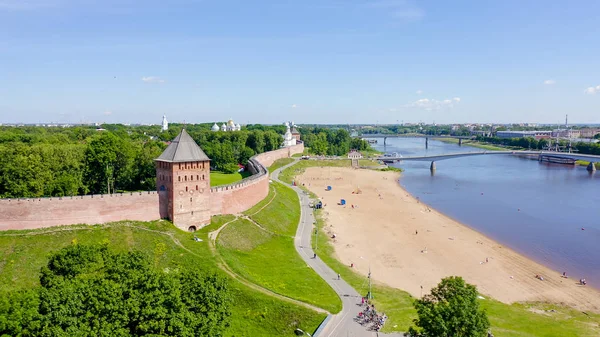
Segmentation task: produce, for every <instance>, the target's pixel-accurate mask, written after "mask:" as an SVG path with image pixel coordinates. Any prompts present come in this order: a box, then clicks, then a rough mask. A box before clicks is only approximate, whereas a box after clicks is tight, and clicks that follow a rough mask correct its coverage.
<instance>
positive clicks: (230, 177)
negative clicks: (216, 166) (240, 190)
mask: <svg viewBox="0 0 600 337" xmlns="http://www.w3.org/2000/svg"><path fill="white" fill-rule="evenodd" d="M249 176H251V174H250V172H246V171H244V172H236V173H223V172H219V171H211V172H210V186H211V187H213V186H220V185H228V184H232V183H235V182H236V181H240V180H242V179H244V178H246V177H249Z"/></svg>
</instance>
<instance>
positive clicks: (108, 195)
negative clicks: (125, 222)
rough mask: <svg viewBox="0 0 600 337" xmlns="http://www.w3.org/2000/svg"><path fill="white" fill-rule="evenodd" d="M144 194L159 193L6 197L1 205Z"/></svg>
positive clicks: (154, 192)
mask: <svg viewBox="0 0 600 337" xmlns="http://www.w3.org/2000/svg"><path fill="white" fill-rule="evenodd" d="M144 194H158V192H156V191H138V192H125V193H114V194H86V195H71V196H66V197H41V198H4V199H0V207H1V205H2V203H3V202H16V201H31V202H48V201H62V200H87V199H94V198H95V199H104V198H122V197H129V196H138V195H144Z"/></svg>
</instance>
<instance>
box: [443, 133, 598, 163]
mask: <svg viewBox="0 0 600 337" xmlns="http://www.w3.org/2000/svg"><path fill="white" fill-rule="evenodd" d="M433 139H435V140H437V141H440V142H443V143H447V144H458V139H454V138H433ZM462 145H464V146H470V147H476V148H478V149H484V150H489V151H506V150H528V149H526V148H522V147H514V146H510V147H502V146H498V145H492V144H487V143H480V142H478V141H476V140H464V141H463V142H462ZM575 164H576V165H579V166H588V165H589V164H590V162H589V161H585V160H578V161H576V162H575ZM595 166H596V169H600V163H595Z"/></svg>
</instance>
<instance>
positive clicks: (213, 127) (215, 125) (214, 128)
mask: <svg viewBox="0 0 600 337" xmlns="http://www.w3.org/2000/svg"><path fill="white" fill-rule="evenodd" d="M211 130H213V131H219V126H218V125H217V123H215V124H213V126H212V128H211Z"/></svg>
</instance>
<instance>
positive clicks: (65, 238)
mask: <svg viewBox="0 0 600 337" xmlns="http://www.w3.org/2000/svg"><path fill="white" fill-rule="evenodd" d="M231 219H233V217H232V216H223V217H214V222H213V224H211V225H209V226H207V227H205V228H203V229H201V230H200V231H198V232H196V235H197V236H198V237H200V238H201V239H203V240H204V241H203V242H195V241H194V240H193V234H191V233H187V232H183V231H180V230H178V229H176V228H175V227H174V226H173V225H172V224H171V223H170V222H167V221H156V222H117V223H111V224H107V225H97V226H68V227H55V228H50V229H42V230H34V231H7V232H1V233H0V293H1V292H2V291H7V290H15V289H23V288H31V287H36V286H38V285H39V282H38V277H39V275H38V273H39V270H40V268H41V267H42V266H43V265H44V264H45V263H46V259H47V256H48V254H50V253H51V252H54V251H57V250H58V249H60V248H62V247H64V246H67V245H70V244H72V243H73V242H78V243H99V242H108V243H109V245H110V247H111V248H112V249H115V250H118V251H127V250H132V249H137V250H140V251H142V252H143V253H145V254H147V255H148V256H149V257H150V258H152V259H153V261H154V263H155V265H156V266H157V267H159V268H169V269H174V268H177V267H178V266H192V265H193V266H196V267H201V268H203V269H205V270H207V271H212V272H217V273H222V272H221V271H220V270H219V269H218V268H217V266H216V263H215V258H214V256H213V255H212V253H211V252H210V249H209V248H208V231H211V230H214V229H216V228H218V227H219V226H220V225H221V224H223V223H225V222H227V221H229V220H231ZM132 226H136V227H139V228H135V227H132ZM48 231H52V232H49V233H45V234H44V232H48ZM15 234H16V235H15ZM23 234H25V235H23ZM171 237H173V238H175V239H176V240H178V241H179V242H180V243H181V244H182V245H183V246H184V247H185V248H186V249H187V250H186V249H183V248H182V247H180V246H178V245H177V244H176V243H175V242H174V240H173V239H171ZM223 275H225V274H223ZM230 289H231V292H232V295H233V301H234V305H233V307H232V317H231V320H230V321H231V327H230V328H229V329H228V330H227V332H226V334H225V335H226V336H290V335H292V334H293V330H294V329H295V328H296V327H299V328H301V329H303V330H305V331H314V330H315V329H316V328H317V326H318V325H319V324H320V322H321V321H322V320H323V319H324V317H325V315H323V314H318V313H315V312H314V311H312V310H309V309H306V308H304V307H300V306H297V305H293V304H290V303H287V302H283V301H280V300H277V299H274V298H273V297H270V296H268V295H264V294H262V293H259V292H256V291H254V290H252V289H249V288H247V287H246V286H244V285H242V284H240V283H238V282H236V281H234V280H231V281H230Z"/></svg>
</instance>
